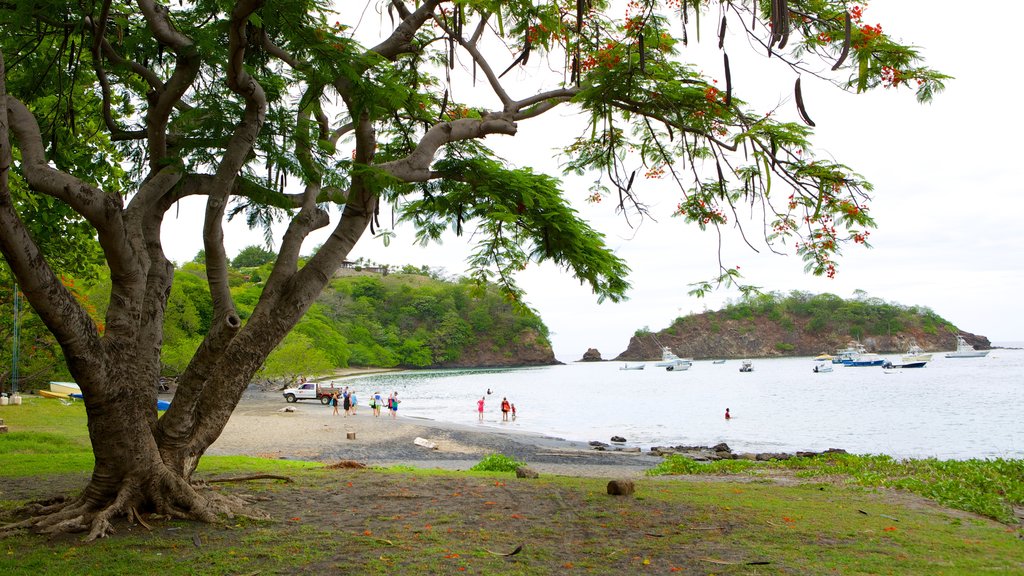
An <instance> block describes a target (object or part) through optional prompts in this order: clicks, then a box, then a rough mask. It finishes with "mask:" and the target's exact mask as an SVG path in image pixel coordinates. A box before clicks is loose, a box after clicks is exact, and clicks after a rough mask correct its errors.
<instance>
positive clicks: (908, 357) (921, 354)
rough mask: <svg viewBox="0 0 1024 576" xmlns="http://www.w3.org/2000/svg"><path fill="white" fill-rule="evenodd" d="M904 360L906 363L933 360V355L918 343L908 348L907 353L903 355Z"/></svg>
mask: <svg viewBox="0 0 1024 576" xmlns="http://www.w3.org/2000/svg"><path fill="white" fill-rule="evenodd" d="M902 360H903V363H904V364H908V363H910V362H931V360H932V355H931V354H929V353H927V352H925V351H924V350H922V349H921V347H920V346H918V345H917V344H912V345H911V346H910V348H908V349H907V353H906V354H904V355H903V358H902Z"/></svg>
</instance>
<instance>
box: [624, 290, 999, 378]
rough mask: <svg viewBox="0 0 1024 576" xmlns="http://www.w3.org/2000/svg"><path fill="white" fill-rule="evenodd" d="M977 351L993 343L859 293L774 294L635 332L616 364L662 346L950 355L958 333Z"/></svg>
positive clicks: (729, 351)
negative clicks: (853, 348) (916, 350)
mask: <svg viewBox="0 0 1024 576" xmlns="http://www.w3.org/2000/svg"><path fill="white" fill-rule="evenodd" d="M958 333H959V334H962V335H963V336H964V337H965V338H966V339H967V340H968V342H971V343H972V344H974V345H975V346H976V347H978V348H989V347H990V343H989V341H988V338H985V337H984V336H976V335H974V334H970V333H967V332H963V331H962V330H960V329H959V328H957V327H956V326H954V325H953V324H952V323H951V322H949V321H948V320H946V319H944V318H942V317H941V316H939V315H938V314H936V313H935V312H933V311H932V310H930V309H928V308H925V307H921V306H905V305H901V304H896V303H892V302H886V301H884V300H882V299H880V298H871V297H868V296H867V295H866V294H863V293H860V294H857V295H856V296H855V297H854V298H852V299H843V298H840V297H839V296H835V295H833V294H810V293H807V292H798V291H794V292H791V293H789V294H786V295H784V294H780V293H778V292H771V293H765V294H759V295H756V296H751V297H748V298H744V299H742V300H740V301H738V302H734V303H732V304H729V305H727V306H725V307H724V308H723V309H721V310H718V311H713V312H704V313H702V314H695V315H690V316H686V317H680V318H676V319H675V321H673V322H672V324H671V325H670V326H669V327H668V328H666V329H664V330H662V331H660V332H656V333H655V332H651V331H650V330H649V329H646V328H644V329H641V330H637V332H636V333H635V334H634V335H633V337H632V338H631V339H630V342H629V346H628V348H627V349H626V350H625V351H624V352H623V353H622V354H620V355H619V356H618V357H617V358H615V360H633V361H636V360H651V359H656V358H660V357H661V348H662V346H668V347H670V348H672V350H673V351H674V352H675V353H676V354H679V355H680V356H687V357H693V358H739V357H769V356H814V355H817V354H821V353H826V352H835V351H836V350H837V349H839V348H844V347H846V345H847V344H848V343H849V342H850V341H851V340H855V341H859V342H861V343H862V344H864V346H865V347H866V348H867V349H868V350H869V351H871V352H904V351H906V350H907V347H908V346H910V344H911V343H917V344H918V345H919V346H921V347H922V348H924V349H925V350H929V351H938V350H953V349H955V348H956V334H958Z"/></svg>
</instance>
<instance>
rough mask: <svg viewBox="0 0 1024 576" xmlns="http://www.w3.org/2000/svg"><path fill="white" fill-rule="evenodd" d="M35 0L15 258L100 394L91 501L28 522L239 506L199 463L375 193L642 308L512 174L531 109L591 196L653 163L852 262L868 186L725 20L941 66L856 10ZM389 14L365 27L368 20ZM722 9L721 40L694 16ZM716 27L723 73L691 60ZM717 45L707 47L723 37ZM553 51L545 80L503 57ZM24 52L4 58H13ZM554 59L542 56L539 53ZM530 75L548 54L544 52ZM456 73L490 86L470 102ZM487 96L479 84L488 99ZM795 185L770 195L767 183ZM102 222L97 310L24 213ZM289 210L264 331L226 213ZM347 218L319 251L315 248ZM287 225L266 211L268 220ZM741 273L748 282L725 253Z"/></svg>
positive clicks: (866, 54)
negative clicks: (176, 299) (195, 342)
mask: <svg viewBox="0 0 1024 576" xmlns="http://www.w3.org/2000/svg"><path fill="white" fill-rule="evenodd" d="M363 4H364V3H362V2H360V3H354V2H337V3H335V4H334V5H333V7H332V6H329V5H327V4H326V3H324V2H322V1H321V0H278V1H268V0H216V1H215V0H185V1H184V2H168V3H166V4H165V3H162V2H160V1H158V0H134V1H128V0H116V1H115V0H85V1H83V2H66V1H63V0H36V1H34V2H14V3H10V2H8V3H3V4H2V5H0V31H2V34H0V38H2V39H0V42H2V53H0V104H2V105H0V226H2V227H0V248H2V251H3V254H4V258H5V259H6V261H7V263H8V264H9V266H10V269H11V270H12V271H13V273H14V275H15V276H16V278H17V280H18V282H19V284H20V286H21V287H22V290H23V291H24V294H25V297H26V298H27V300H28V301H29V302H30V303H31V305H32V306H33V308H34V309H35V310H36V311H37V313H38V314H39V316H40V318H42V319H43V321H44V322H45V324H46V326H47V327H48V329H49V330H50V331H51V332H52V333H53V334H54V335H55V337H56V338H57V340H58V341H59V342H60V344H61V347H62V348H63V351H64V356H65V357H66V359H67V363H68V368H69V370H70V371H71V373H72V375H73V376H74V377H75V379H76V380H77V382H78V383H79V384H80V385H81V387H82V391H83V394H84V397H85V404H86V408H87V411H88V421H89V434H90V438H91V441H92V446H93V450H94V453H95V458H96V463H95V468H94V472H93V475H92V478H91V479H90V481H89V483H88V485H87V486H86V487H85V489H84V490H83V491H82V493H81V495H80V496H79V497H77V498H74V499H71V500H69V501H68V502H65V503H61V504H57V505H53V506H50V507H48V508H43V509H40V510H39V511H38V514H36V515H34V516H33V517H32V518H30V519H28V520H26V521H25V522H24V523H22V524H21V525H22V526H31V527H34V528H36V529H40V530H49V531H66V530H87V531H88V537H89V538H95V537H99V536H103V535H105V534H107V533H108V532H109V531H110V529H111V524H110V521H111V519H112V518H113V517H115V516H118V515H128V516H131V515H133V514H137V513H141V512H143V511H147V510H152V511H156V512H159V513H162V514H168V515H172V516H176V517H183V518H195V519H201V520H212V519H214V518H215V517H216V516H217V514H219V513H222V512H236V511H240V510H243V509H244V507H243V506H242V505H241V504H240V503H238V502H232V501H227V500H224V499H223V498H218V497H217V496H215V495H213V494H210V493H208V492H203V491H200V490H198V489H197V488H196V487H195V486H193V485H192V484H191V483H190V477H191V474H192V472H193V471H194V470H195V468H196V465H197V463H198V461H199V459H200V458H201V457H202V455H203V454H204V452H205V451H206V450H207V449H208V448H209V446H210V445H211V444H212V443H213V442H214V441H215V440H216V439H217V437H218V435H219V434H220V433H221V431H222V430H223V428H224V425H225V423H226V422H227V420H228V417H229V416H230V415H231V412H232V410H233V409H234V408H235V406H236V404H237V403H238V401H239V398H240V397H241V394H242V391H243V390H244V389H245V387H246V385H247V384H248V382H249V381H250V378H251V377H252V376H253V374H254V373H255V372H256V371H257V370H258V369H259V368H260V366H261V365H262V364H263V363H264V360H265V359H266V358H267V356H268V354H269V353H270V352H271V351H272V350H273V349H274V347H275V346H277V345H278V344H279V343H280V342H281V341H282V339H283V338H284V337H285V335H286V334H288V332H289V330H290V329H291V328H292V327H293V326H294V325H295V324H296V322H297V321H298V320H299V318H300V317H301V316H302V315H303V314H304V313H305V312H306V310H307V309H308V308H309V306H310V304H311V303H312V302H313V301H314V299H315V298H316V297H317V295H318V294H319V293H320V291H321V290H322V289H323V287H324V286H325V284H326V283H327V281H328V279H329V278H330V277H331V276H332V274H333V273H334V271H335V270H336V269H337V268H338V267H339V266H340V264H341V263H342V261H343V260H344V259H345V258H346V256H347V255H348V254H349V252H350V251H351V250H352V247H353V246H354V245H355V244H356V242H358V241H359V239H360V238H362V237H363V236H364V232H366V230H367V228H369V230H370V232H371V233H377V234H387V231H386V230H381V229H380V228H379V223H378V215H379V212H380V210H381V207H382V206H384V207H391V209H393V210H394V211H395V213H396V214H397V215H398V217H399V219H401V220H404V221H407V222H409V223H410V225H412V226H415V227H416V229H417V230H418V234H420V237H421V239H422V240H423V241H425V242H427V241H430V240H434V239H438V238H439V237H440V236H441V234H442V233H443V232H444V231H445V230H447V229H448V228H449V227H450V228H452V229H454V230H455V231H456V233H459V234H461V233H462V231H463V229H464V227H466V226H467V225H471V226H474V227H475V228H474V236H473V237H474V239H475V241H476V242H477V251H476V252H475V253H474V255H473V257H472V259H471V262H470V264H471V267H472V269H473V271H474V272H475V274H476V275H477V276H478V277H479V278H481V279H491V280H495V279H496V280H497V281H499V282H500V283H501V284H503V285H504V286H505V287H506V289H507V290H508V291H509V297H510V298H512V299H516V300H518V299H519V296H520V295H519V294H518V292H517V289H516V287H515V284H514V273H515V272H516V271H517V270H519V269H521V267H522V266H524V265H525V264H526V263H527V262H528V261H530V260H534V261H543V260H552V261H554V262H556V263H557V264H559V265H561V266H563V267H564V268H566V269H567V270H568V271H570V272H571V273H572V274H573V275H574V276H576V277H577V278H578V279H579V280H580V281H581V282H586V283H588V284H589V285H590V286H591V287H592V288H593V290H594V292H595V293H596V295H597V296H598V297H599V298H610V299H612V300H617V299H620V298H622V297H624V295H625V293H626V291H627V289H628V287H629V285H628V283H627V281H626V274H627V272H628V269H627V267H626V265H625V263H624V262H622V261H621V260H620V259H619V258H617V257H615V256H614V255H613V254H612V253H611V252H610V251H609V250H608V249H607V248H606V246H605V245H604V242H603V238H602V236H601V234H600V233H598V232H597V231H595V230H594V229H592V228H591V227H590V226H588V225H587V224H586V223H585V222H583V221H582V220H581V219H580V218H579V217H578V215H577V213H576V212H575V211H574V210H572V209H571V207H570V199H569V198H568V197H567V195H566V194H565V193H564V192H563V191H562V189H561V187H560V181H559V180H557V179H555V178H554V177H551V176H547V175H544V174H540V173H536V172H534V171H532V170H530V169H529V168H520V167H515V166H511V165H509V164H508V163H506V162H504V161H502V160H500V159H498V158H497V157H496V156H495V155H494V154H493V153H492V152H491V151H490V150H488V148H487V147H486V146H485V144H484V140H485V138H486V137H487V136H492V135H501V136H506V137H507V136H514V135H515V134H516V131H517V125H518V123H521V122H544V121H545V120H544V118H546V117H548V116H551V114H549V112H550V111H552V110H555V109H567V108H568V109H575V110H577V111H578V112H579V113H580V115H581V116H580V117H581V118H583V119H585V120H586V122H587V126H586V128H585V129H584V130H583V131H582V132H581V134H580V135H579V136H578V137H576V138H575V139H572V140H570V141H568V142H565V145H566V148H565V154H566V167H567V170H568V171H571V172H578V173H595V174H599V175H600V180H599V181H598V183H597V184H596V186H595V188H594V189H593V190H591V191H590V192H588V195H593V196H592V198H593V199H598V198H600V197H610V198H611V199H613V200H614V202H613V203H614V204H615V205H617V207H619V208H621V209H624V210H626V211H627V213H629V214H637V213H639V214H641V215H642V214H643V212H644V204H643V203H642V201H641V198H640V196H639V195H638V194H639V193H640V191H641V190H642V187H641V186H639V185H638V184H637V183H635V182H634V177H635V175H636V173H637V169H638V168H639V167H641V166H642V168H640V170H641V171H646V172H648V174H649V175H651V176H657V175H665V176H666V177H669V178H668V179H670V180H671V181H674V182H675V183H677V184H678V187H679V191H678V194H679V198H680V201H679V210H678V214H679V215H680V216H683V217H684V218H685V219H687V220H688V221H690V222H693V223H695V224H696V225H698V226H700V227H707V226H722V225H723V224H726V223H727V222H728V223H730V224H731V223H732V222H731V220H735V212H734V211H733V208H734V207H735V206H738V205H741V204H753V205H758V206H761V207H763V208H762V215H763V216H764V218H765V221H764V224H763V233H764V235H765V237H766V239H767V240H768V241H769V242H771V243H773V244H774V245H779V244H780V243H785V242H788V241H794V242H797V248H796V249H797V250H798V251H799V252H800V253H801V254H802V255H803V257H804V259H805V260H806V261H807V263H808V268H809V270H810V271H811V272H812V273H816V274H831V273H832V272H833V270H834V268H833V266H834V257H835V256H836V254H837V253H838V252H839V250H840V247H841V246H842V245H844V244H845V243H848V242H857V243H859V242H864V241H865V237H866V229H867V228H868V227H870V226H871V225H872V222H871V219H870V217H869V216H868V213H867V210H866V206H865V201H866V200H867V196H866V193H867V191H868V189H869V186H868V184H867V183H866V182H864V181H863V179H862V178H861V177H859V176H857V175H856V174H855V173H853V172H852V171H851V170H849V169H848V168H847V167H846V166H843V165H842V164H839V163H836V162H834V161H830V160H825V159H822V158H816V157H815V156H814V154H813V150H812V147H811V145H810V142H809V141H808V138H809V136H810V128H809V127H808V125H810V124H811V122H810V119H809V118H807V116H806V113H805V112H804V111H803V105H802V102H801V99H800V92H799V88H800V87H799V81H797V85H796V91H795V103H796V104H797V107H798V108H799V110H800V115H801V116H802V119H803V120H804V124H799V123H796V122H784V121H781V120H780V119H779V118H778V116H781V114H776V115H773V114H767V115H766V114H758V113H754V112H752V111H750V110H749V109H748V108H747V107H745V106H744V103H743V101H741V99H740V97H739V91H738V90H736V89H734V87H733V85H732V82H731V78H730V72H729V61H728V56H727V55H726V48H725V43H726V37H727V33H726V30H727V29H731V30H733V31H734V33H735V32H736V31H739V34H741V35H743V36H746V40H745V41H744V44H745V45H748V46H753V47H755V48H756V49H757V50H758V51H760V52H762V53H763V55H764V56H766V57H770V58H775V59H777V60H778V61H779V62H781V63H783V65H784V66H787V65H788V67H789V68H790V70H789V71H785V72H784V74H789V76H788V80H786V81H787V82H792V81H793V79H794V78H797V77H798V74H800V73H803V74H804V75H805V76H817V77H819V78H820V79H822V80H823V81H830V82H833V83H834V84H836V85H837V87H839V88H840V89H846V90H850V91H858V92H860V91H864V90H867V89H870V88H873V87H876V86H889V87H892V86H911V87H913V88H915V89H916V91H917V95H918V98H919V99H922V100H926V99H928V98H929V97H930V96H931V95H932V93H933V92H935V91H936V90H937V89H939V88H941V82H942V79H943V76H941V75H940V74H937V73H935V72H933V71H931V70H929V69H927V68H924V67H922V66H921V65H920V64H919V62H918V56H917V54H916V53H915V52H914V50H913V49H911V48H909V47H907V46H902V45H900V44H898V43H896V42H894V41H893V40H891V39H890V38H889V37H888V36H886V35H885V34H883V33H882V30H881V27H879V26H873V25H869V24H867V23H866V22H864V21H863V15H862V12H861V9H860V8H859V7H855V6H852V5H847V4H846V3H845V2H843V1H840V0H732V1H721V2H715V1H710V0H690V1H686V0H683V1H682V2H680V1H679V0H668V1H654V0H634V1H631V2H629V3H628V5H626V4H625V3H619V2H604V1H601V0H575V1H572V2H570V1H567V0H544V1H537V0H513V1H505V2H503V1H499V0H454V1H452V0H449V1H443V0H421V1H420V2H418V3H417V6H415V7H414V6H409V5H407V3H405V2H401V1H398V0H393V1H390V2H386V1H384V0H379V1H377V2H369V3H367V4H368V6H364V5H363ZM374 7H375V8H376V9H377V10H378V14H380V18H379V20H378V21H377V23H376V24H374V25H373V27H376V28H378V30H377V33H376V34H371V33H370V30H369V28H370V27H371V25H370V24H369V19H370V17H369V16H367V15H366V14H365V12H366V11H367V9H371V10H372V9H373V8H374ZM701 22H703V30H702V31H699V26H700V23H701ZM700 32H702V33H703V36H704V37H705V41H706V42H717V43H718V45H719V49H720V50H721V54H722V56H721V57H720V58H721V59H720V60H718V61H717V62H715V63H713V64H712V65H711V67H713V68H715V69H719V70H721V74H722V75H723V77H724V82H720V83H717V84H716V83H715V82H714V81H712V80H711V79H709V78H707V77H705V76H704V75H702V74H701V73H699V72H698V71H697V70H699V68H698V67H697V64H696V63H692V62H690V61H689V53H688V51H689V48H690V47H689V45H688V42H689V41H690V40H691V39H693V38H698V37H700ZM709 38H710V40H709ZM540 58H543V59H546V60H547V62H546V65H545V66H542V67H540V68H539V70H545V71H546V73H550V74H551V76H550V77H547V78H538V79H537V81H536V82H524V81H523V79H522V74H523V73H524V72H523V71H522V70H517V74H520V76H519V77H518V78H517V80H516V81H514V82H513V81H509V80H508V79H507V78H506V77H505V73H506V72H509V71H510V70H512V69H514V68H516V67H519V66H523V65H526V64H527V63H528V62H530V63H533V62H535V61H536V60H537V59H540ZM4 65H6V70H4ZM531 69H533V68H531ZM534 70H537V69H534ZM459 77H462V78H464V79H465V81H464V82H463V83H462V84H458V85H460V86H466V85H468V84H469V82H470V81H472V82H473V86H474V87H475V88H476V89H475V90H473V91H468V90H467V91H466V92H467V93H472V94H473V98H474V99H473V100H472V101H469V100H467V101H459V100H457V99H456V98H455V97H454V96H453V94H455V92H453V91H452V89H451V88H452V87H453V86H455V85H456V83H457V82H458V78H459ZM481 92H486V96H482V95H481V94H480V93H481ZM773 183H774V185H773ZM186 196H201V197H204V198H205V201H206V211H205V214H204V216H203V218H204V219H203V232H202V233H203V241H204V252H205V256H206V267H207V276H208V282H209V289H210V293H211V295H212V300H213V307H214V321H213V324H212V327H211V329H210V331H209V333H208V334H207V335H206V338H205V340H204V341H203V343H202V345H201V346H200V347H199V350H198V351H197V352H196V354H195V357H194V358H193V359H192V361H191V363H190V364H189V366H188V368H187V369H186V370H185V372H184V374H183V375H182V376H181V378H180V379H179V387H178V390H177V393H176V395H175V398H174V402H173V403H172V405H171V408H170V410H168V411H167V412H166V413H165V414H164V415H163V417H161V418H159V419H158V418H157V413H156V410H155V405H156V398H155V395H156V386H155V385H154V383H155V382H156V380H157V376H158V370H159V366H160V349H161V334H162V326H163V321H164V313H165V306H166V304H167V299H168V295H169V293H170V288H171V282H172V279H173V274H172V272H173V266H172V263H171V262H170V261H169V260H168V259H167V257H166V256H165V254H164V251H163V246H162V238H161V226H162V223H163V219H164V216H165V214H167V212H168V210H170V209H172V208H173V207H174V206H175V203H176V202H177V201H179V200H181V199H182V198H184V197H186ZM40 206H52V207H53V212H52V214H53V215H54V216H55V217H54V225H55V226H56V225H57V224H58V223H59V222H64V223H68V224H65V225H69V224H70V225H87V226H89V227H90V228H91V229H92V230H94V232H95V237H96V239H97V241H98V244H99V246H100V248H101V249H102V252H103V256H104V258H105V260H106V265H107V267H108V268H109V270H110V278H111V284H112V291H111V297H110V302H109V306H108V307H107V308H106V310H107V312H106V318H105V322H102V323H100V324H98V323H97V322H95V321H94V320H93V319H91V318H90V316H89V314H88V313H87V311H86V310H84V309H83V307H82V305H81V304H80V303H79V302H78V301H76V299H75V298H74V297H73V295H72V294H71V293H69V291H68V290H67V289H66V288H65V287H64V286H63V285H62V284H61V282H60V279H59V278H58V276H57V275H56V274H55V273H54V267H53V266H52V265H51V264H50V263H49V262H48V258H47V257H48V256H50V255H52V252H50V253H48V252H46V251H44V250H42V248H41V246H42V245H43V244H44V243H45V234H40V233H39V232H38V231H37V230H35V229H34V228H31V227H29V226H28V225H27V224H26V222H27V215H28V214H38V213H39V207H40ZM234 214H244V216H245V217H246V218H247V219H248V220H249V221H250V223H252V224H263V225H265V226H269V225H270V224H272V223H274V222H278V221H281V220H282V219H284V220H286V221H287V229H286V231H285V232H284V234H283V236H282V237H280V238H278V239H276V241H277V243H278V245H279V249H278V252H277V259H276V262H275V265H274V267H273V272H272V274H271V275H270V277H269V278H267V281H266V286H265V288H264V290H263V293H262V296H261V298H260V301H259V303H258V305H257V306H256V307H255V310H254V311H253V313H252V315H251V317H250V318H248V320H247V321H246V322H244V323H243V322H242V321H241V319H240V318H239V316H238V314H237V313H236V311H235V307H234V305H233V303H232V299H231V295H230V292H229V290H228V264H229V262H228V258H227V256H226V254H225V249H224V242H223V239H224V230H223V224H224V221H225V219H226V218H227V217H229V216H231V215H234ZM324 227H330V230H331V233H330V236H329V237H328V239H327V240H326V241H325V242H324V243H323V244H322V246H320V248H319V249H318V250H317V251H316V253H315V255H313V256H312V257H310V258H309V259H308V260H306V261H305V262H304V264H302V265H301V267H300V260H299V254H300V248H301V245H302V242H303V240H304V239H305V238H307V236H308V235H309V234H310V233H311V232H312V231H314V230H317V229H321V228H324ZM268 230H272V228H268ZM721 274H722V275H721V276H720V277H719V280H720V281H721V280H725V281H728V280H730V279H731V277H732V274H734V271H732V270H728V269H724V268H723V269H722V270H721Z"/></svg>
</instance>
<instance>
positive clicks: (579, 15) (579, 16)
mask: <svg viewBox="0 0 1024 576" xmlns="http://www.w3.org/2000/svg"><path fill="white" fill-rule="evenodd" d="M582 31H583V0H576V34H579V33H580V32H582Z"/></svg>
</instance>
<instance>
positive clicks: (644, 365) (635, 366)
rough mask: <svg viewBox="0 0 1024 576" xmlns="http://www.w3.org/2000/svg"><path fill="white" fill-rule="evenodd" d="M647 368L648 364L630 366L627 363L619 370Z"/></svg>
mask: <svg viewBox="0 0 1024 576" xmlns="http://www.w3.org/2000/svg"><path fill="white" fill-rule="evenodd" d="M646 367H647V365H646V364H634V365H632V366H630V365H629V364H628V363H626V364H623V365H622V366H619V370H643V369H644V368H646Z"/></svg>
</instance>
